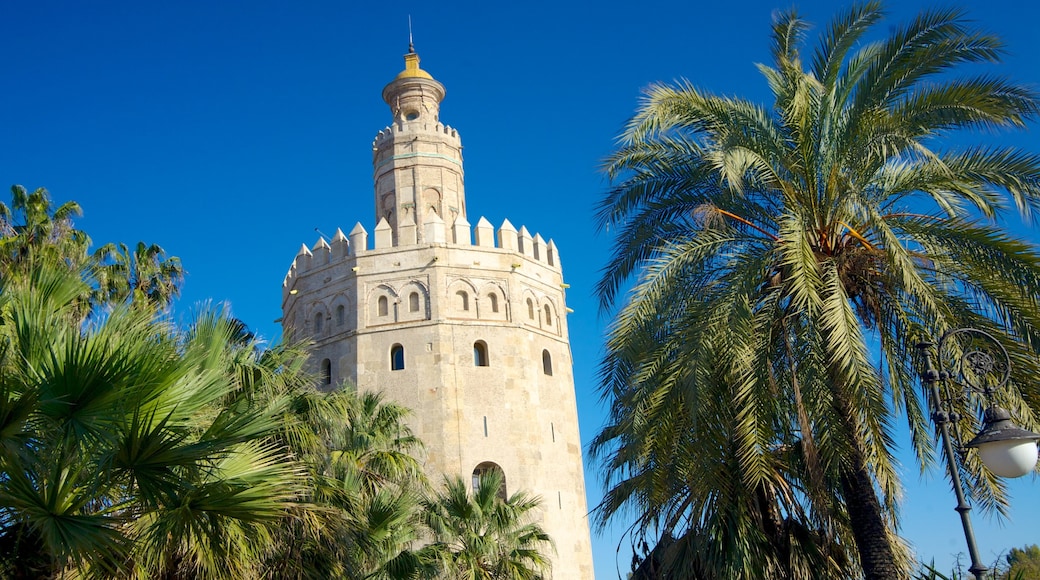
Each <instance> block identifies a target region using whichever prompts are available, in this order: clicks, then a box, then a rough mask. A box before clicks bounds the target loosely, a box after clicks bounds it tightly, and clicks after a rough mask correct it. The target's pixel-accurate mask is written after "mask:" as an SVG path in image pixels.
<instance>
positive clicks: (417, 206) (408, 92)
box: [372, 45, 466, 246]
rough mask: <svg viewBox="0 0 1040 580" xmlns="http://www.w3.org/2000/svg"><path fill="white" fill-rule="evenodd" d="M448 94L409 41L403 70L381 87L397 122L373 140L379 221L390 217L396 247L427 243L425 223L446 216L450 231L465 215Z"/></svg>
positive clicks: (459, 146) (459, 157)
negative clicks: (445, 105) (445, 112)
mask: <svg viewBox="0 0 1040 580" xmlns="http://www.w3.org/2000/svg"><path fill="white" fill-rule="evenodd" d="M444 93H445V91H444V85H442V84H441V83H439V82H437V81H436V80H435V79H434V78H433V76H432V75H430V73H428V72H426V71H424V70H423V69H421V68H420V67H419V55H418V54H417V53H416V52H415V49H414V47H412V46H411V45H409V47H408V54H406V55H404V70H403V71H401V72H400V73H399V74H398V75H397V76H396V77H394V80H392V81H390V83H389V84H388V85H386V87H384V88H383V100H384V101H386V104H387V105H390V112H391V114H392V116H393V121H392V124H391V125H390V126H389V127H387V128H386V129H383V130H382V131H380V132H379V134H378V135H376V138H375V141H374V142H373V143H372V155H373V159H372V165H373V168H374V179H375V197H376V199H375V202H376V205H375V207H376V223H377V224H379V223H380V222H381V221H382V220H386V223H387V225H388V226H389V227H390V230H391V232H392V236H393V245H395V246H409V245H414V244H418V243H425V242H428V240H424V235H425V230H426V228H425V227H424V224H426V223H427V222H430V221H438V220H442V221H443V222H444V223H445V224H446V225H447V226H448V230H449V231H451V229H452V228H451V226H453V225H454V224H455V222H456V220H458V219H459V218H463V220H464V219H465V217H466V198H465V193H464V187H463V172H462V142H461V141H460V139H459V135H458V132H456V131H455V130H454V129H452V128H451V127H449V126H447V125H444V124H442V123H441V121H440V105H441V101H442V100H444ZM377 227H378V226H377ZM448 241H449V242H455V241H456V240H448Z"/></svg>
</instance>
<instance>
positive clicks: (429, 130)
mask: <svg viewBox="0 0 1040 580" xmlns="http://www.w3.org/2000/svg"><path fill="white" fill-rule="evenodd" d="M406 135H407V136H411V135H415V136H419V137H421V136H427V137H430V138H432V139H436V140H437V141H441V142H443V143H445V144H447V145H450V146H452V147H455V148H457V149H461V148H462V138H461V137H460V136H459V132H458V130H456V129H455V128H454V127H452V126H451V125H444V124H442V123H429V122H426V121H425V120H420V119H417V120H415V121H400V122H397V123H394V124H393V125H390V126H389V127H384V128H383V130H381V131H380V132H378V133H376V136H375V137H374V138H373V139H372V150H373V151H375V150H378V149H380V148H381V147H384V146H386V145H387V144H388V143H390V142H391V141H393V140H394V139H395V138H401V137H404V136H406Z"/></svg>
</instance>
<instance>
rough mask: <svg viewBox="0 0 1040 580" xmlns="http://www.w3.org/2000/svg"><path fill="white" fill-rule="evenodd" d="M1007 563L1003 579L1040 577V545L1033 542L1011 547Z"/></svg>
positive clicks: (1024, 579) (1016, 579)
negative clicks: (1028, 544) (1027, 544)
mask: <svg viewBox="0 0 1040 580" xmlns="http://www.w3.org/2000/svg"><path fill="white" fill-rule="evenodd" d="M1007 565H1008V569H1007V572H1006V573H1005V574H1004V576H1002V578H1003V580H1018V579H1021V580H1028V579H1030V578H1040V546H1037V545H1036V544H1033V545H1030V546H1023V547H1021V548H1011V551H1010V552H1008V555H1007Z"/></svg>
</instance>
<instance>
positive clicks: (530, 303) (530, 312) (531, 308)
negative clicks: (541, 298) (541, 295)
mask: <svg viewBox="0 0 1040 580" xmlns="http://www.w3.org/2000/svg"><path fill="white" fill-rule="evenodd" d="M527 317H528V318H530V319H531V320H534V301H533V300H531V299H530V298H528V299H527Z"/></svg>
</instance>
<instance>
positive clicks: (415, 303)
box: [408, 292, 419, 312]
mask: <svg viewBox="0 0 1040 580" xmlns="http://www.w3.org/2000/svg"><path fill="white" fill-rule="evenodd" d="M408 312H419V293H418V292H412V293H411V294H409V295H408Z"/></svg>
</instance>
